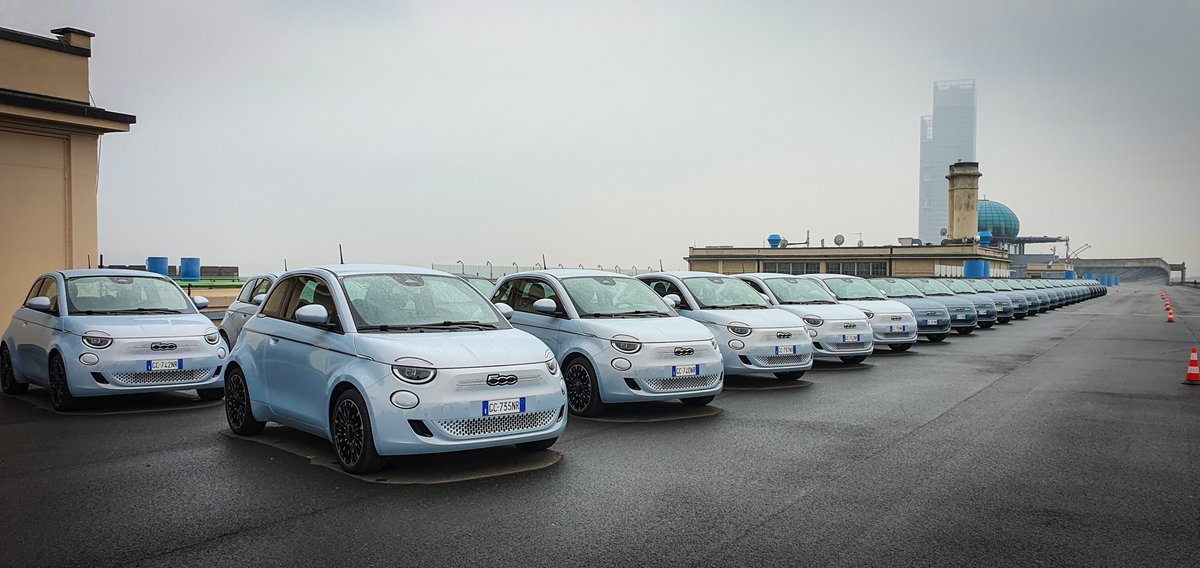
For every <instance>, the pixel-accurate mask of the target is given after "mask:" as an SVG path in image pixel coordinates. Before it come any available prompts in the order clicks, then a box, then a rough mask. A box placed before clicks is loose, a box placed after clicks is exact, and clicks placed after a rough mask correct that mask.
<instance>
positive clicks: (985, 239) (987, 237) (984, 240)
mask: <svg viewBox="0 0 1200 568" xmlns="http://www.w3.org/2000/svg"><path fill="white" fill-rule="evenodd" d="M990 244H992V232H991V231H979V246H981V247H984V248H987V246H988V245H990Z"/></svg>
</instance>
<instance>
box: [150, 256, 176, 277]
mask: <svg viewBox="0 0 1200 568" xmlns="http://www.w3.org/2000/svg"><path fill="white" fill-rule="evenodd" d="M170 267H171V263H170V261H168V260H167V257H165V256H151V257H147V258H146V270H148V271H150V272H157V273H159V274H162V275H163V276H170V274H169V271H170Z"/></svg>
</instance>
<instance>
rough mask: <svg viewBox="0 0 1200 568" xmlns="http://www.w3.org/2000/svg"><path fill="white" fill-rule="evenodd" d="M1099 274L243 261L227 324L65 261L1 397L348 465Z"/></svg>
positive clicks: (855, 344)
mask: <svg viewBox="0 0 1200 568" xmlns="http://www.w3.org/2000/svg"><path fill="white" fill-rule="evenodd" d="M1104 293H1105V288H1104V287H1103V286H1101V285H1100V284H1099V283H1097V282H1094V281H1079V280H1029V279H939V278H909V279H904V278H872V279H863V278H859V277H855V276H846V275H839V274H806V275H789V274H773V273H758V274H739V275H735V276H727V275H721V274H714V273H706V272H659V273H650V274H643V275H640V276H637V277H636V278H634V277H629V276H624V275H621V274H615V273H608V272H601V271H594V270H543V271H534V272H522V273H518V274H511V275H508V276H505V277H504V278H502V279H501V280H500V281H499V282H496V283H495V284H493V283H492V282H491V281H488V280H485V279H478V278H469V277H465V276H456V275H452V274H448V273H445V272H439V271H434V270H429V269H423V268H414V267H404V266H385V265H334V266H323V267H314V268H306V269H300V270H293V271H290V272H287V273H284V274H265V275H261V276H256V277H254V278H251V279H250V280H249V281H248V282H247V283H246V284H245V286H244V287H243V288H242V290H241V291H240V293H239V295H238V296H237V299H236V300H235V301H234V302H233V304H232V305H231V306H230V307H229V309H228V311H227V312H226V313H225V316H224V318H223V319H222V322H221V326H220V328H219V329H218V328H217V327H216V326H214V325H213V324H212V321H211V320H210V319H208V318H207V317H206V316H205V315H203V314H201V313H200V312H199V309H203V308H204V307H206V306H207V304H208V301H207V300H206V299H204V298H202V297H194V298H189V297H188V296H187V295H186V294H185V293H184V292H183V291H182V290H181V289H180V288H179V286H178V285H177V284H175V283H174V282H173V281H172V280H170V279H168V278H166V277H163V276H160V275H157V274H154V273H149V272H139V271H128V270H110V269H98V270H63V271H58V272H52V273H47V274H45V275H42V276H41V277H39V278H38V279H37V281H36V282H35V283H34V285H33V287H32V288H31V289H30V291H29V294H28V296H27V298H26V300H25V302H24V304H23V306H22V307H21V308H19V309H18V310H17V312H16V313H15V314H14V316H13V319H12V323H11V324H10V325H9V327H8V329H7V330H6V331H5V333H4V336H3V342H2V343H0V383H2V385H0V386H2V387H3V390H4V392H5V393H9V394H14V393H20V392H23V391H24V390H25V389H26V388H27V387H28V385H29V384H35V385H39V386H42V387H45V388H47V389H49V394H50V400H51V403H52V405H53V406H54V408H55V409H57V410H60V411H68V410H71V409H73V408H75V407H76V406H77V404H78V402H79V399H80V398H82V397H91V396H102V395H109V394H123V393H143V392H155V391H163V390H190V389H195V390H196V391H197V393H198V394H199V396H200V397H201V398H202V399H206V400H219V399H221V398H222V397H223V398H224V399H225V411H226V416H227V418H228V422H229V426H230V429H231V430H233V431H234V432H235V433H237V434H240V435H254V434H257V433H259V432H261V431H262V430H263V428H264V427H265V425H266V423H267V422H277V423H280V424H283V425H287V426H291V427H294V428H297V429H300V430H304V431H307V432H310V433H312V434H314V435H317V436H321V437H323V438H326V439H329V440H330V441H331V442H332V444H333V446H334V449H335V453H336V454H337V456H338V459H339V461H340V463H341V465H342V467H343V468H345V469H346V470H347V471H351V472H358V473H363V472H369V471H372V470H375V469H378V468H379V467H382V465H383V460H384V456H387V455H397V454H412V453H431V452H444V451H458V450H466V449H473V448H481V447H489V446H496V445H510V444H511V445H516V446H517V447H520V448H523V449H530V450H541V449H545V448H548V447H550V446H551V445H553V444H554V442H555V441H556V440H557V439H558V437H559V435H561V433H562V432H563V429H564V428H565V427H566V424H567V417H568V415H569V414H576V415H581V416H593V415H597V414H601V413H603V412H604V411H605V407H606V405H609V404H613V403H631V402H643V401H654V400H679V401H681V402H682V403H683V404H684V405H688V406H700V405H706V404H708V403H710V402H711V401H712V400H713V399H714V397H716V396H717V395H718V394H719V393H720V392H721V389H722V387H723V385H724V379H725V376H726V375H729V374H738V375H740V374H757V375H764V374H765V375H774V377H777V378H778V379H779V380H785V381H787V380H795V379H799V378H800V377H801V376H803V375H804V373H805V372H807V371H808V370H810V369H811V368H812V365H813V359H814V358H818V357H823V358H831V359H836V360H840V361H842V362H844V363H846V364H854V363H860V362H862V361H864V360H865V359H866V358H867V357H869V356H870V355H871V354H872V353H873V352H874V351H875V350H876V349H878V348H880V347H882V346H887V347H888V348H889V349H892V350H897V351H903V350H907V349H908V348H910V347H911V346H912V345H913V344H915V343H916V342H917V339H918V337H925V338H927V339H928V340H929V341H942V340H944V339H945V338H946V337H948V336H949V335H950V334H951V333H961V334H966V333H971V332H972V331H973V330H975V329H976V328H987V327H991V326H992V325H994V324H997V323H999V324H1004V323H1007V322H1009V321H1010V320H1012V319H1021V318H1025V317H1029V316H1033V315H1036V314H1039V313H1044V312H1046V311H1048V310H1053V309H1056V308H1058V307H1061V306H1064V305H1067V304H1071V303H1074V302H1079V301H1083V300H1086V299H1089V298H1093V297H1096V296H1100V295H1103V294H1104Z"/></svg>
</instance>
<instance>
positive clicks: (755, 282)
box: [737, 272, 875, 364]
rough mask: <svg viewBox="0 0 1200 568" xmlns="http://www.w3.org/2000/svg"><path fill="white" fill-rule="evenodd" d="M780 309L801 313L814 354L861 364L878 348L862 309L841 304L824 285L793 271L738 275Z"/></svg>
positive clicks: (799, 314) (814, 355)
mask: <svg viewBox="0 0 1200 568" xmlns="http://www.w3.org/2000/svg"><path fill="white" fill-rule="evenodd" d="M737 277H738V278H741V279H742V280H743V281H745V282H746V283H747V284H749V285H750V286H751V287H753V288H754V289H755V291H757V292H759V293H761V294H762V295H764V296H766V298H767V300H768V301H770V302H771V305H772V306H775V307H777V308H779V309H781V310H787V311H789V312H791V313H793V314H796V315H798V316H800V317H801V318H802V319H803V320H804V326H805V327H807V328H808V336H809V337H811V338H812V342H813V357H837V358H839V359H841V360H842V362H844V363H851V364H854V363H862V362H863V361H866V359H867V357H868V356H870V355H871V353H873V352H874V351H875V340H874V338H873V336H872V335H873V334H872V333H871V323H870V321H868V320H867V315H866V314H865V313H863V311H862V310H860V309H858V308H855V307H853V306H848V305H845V304H841V303H838V301H837V300H835V299H834V298H833V294H831V293H829V291H828V290H826V289H825V287H824V286H821V285H820V284H818V283H816V282H814V281H812V280H809V279H807V278H800V277H799V276H793V275H791V274H775V273H770V272H760V273H757V274H738V275H737Z"/></svg>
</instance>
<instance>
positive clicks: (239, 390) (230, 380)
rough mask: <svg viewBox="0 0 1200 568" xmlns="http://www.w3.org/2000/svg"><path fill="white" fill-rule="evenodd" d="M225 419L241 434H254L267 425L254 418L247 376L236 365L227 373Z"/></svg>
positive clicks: (231, 428) (234, 431)
mask: <svg viewBox="0 0 1200 568" xmlns="http://www.w3.org/2000/svg"><path fill="white" fill-rule="evenodd" d="M224 390H225V420H227V421H228V422H229V429H230V430H232V431H233V433H234V434H237V435H239V436H253V435H255V434H259V433H261V432H262V431H263V428H266V427H267V423H266V422H259V421H258V420H255V419H254V409H253V408H252V407H251V406H250V389H249V388H248V387H247V386H246V376H245V375H244V374H242V370H241V369H239V368H237V367H234V368H232V369H230V370H229V373H228V374H226V375H225V389H224Z"/></svg>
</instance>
